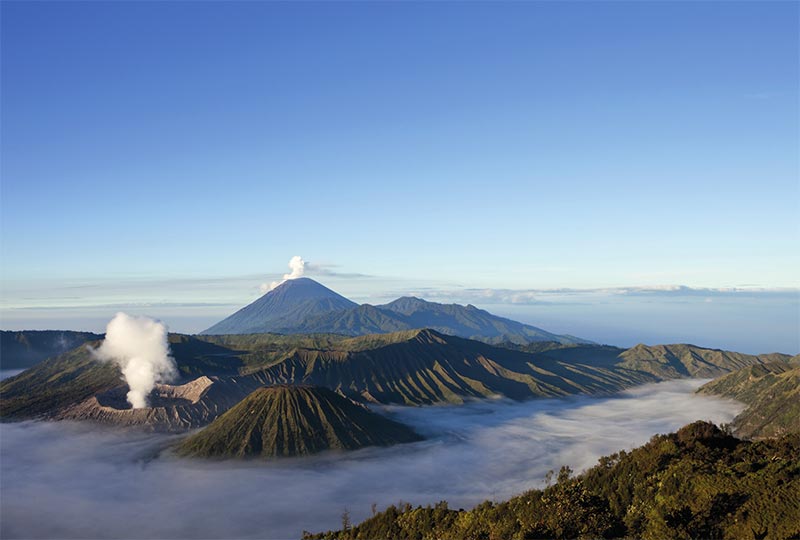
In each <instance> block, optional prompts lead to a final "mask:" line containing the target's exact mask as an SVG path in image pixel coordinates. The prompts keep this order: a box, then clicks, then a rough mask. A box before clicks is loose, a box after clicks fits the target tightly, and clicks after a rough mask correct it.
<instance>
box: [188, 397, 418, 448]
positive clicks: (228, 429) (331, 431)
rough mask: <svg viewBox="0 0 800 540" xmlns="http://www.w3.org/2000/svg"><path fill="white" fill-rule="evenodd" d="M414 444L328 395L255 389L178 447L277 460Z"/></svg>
mask: <svg viewBox="0 0 800 540" xmlns="http://www.w3.org/2000/svg"><path fill="white" fill-rule="evenodd" d="M417 440H420V438H419V436H417V435H416V434H415V433H414V432H413V431H412V430H411V429H410V428H408V427H406V426H404V425H402V424H399V423H397V422H393V421H391V420H389V419H387V418H384V417H382V416H380V415H378V414H376V413H373V412H371V411H369V410H367V409H366V408H365V407H362V406H360V405H356V404H355V403H353V402H351V401H350V400H348V399H345V398H343V397H341V396H340V395H338V394H336V393H334V392H332V391H331V390H328V389H327V388H316V387H307V386H273V387H268V388H260V389H258V390H256V391H254V392H253V393H252V394H250V395H249V396H248V397H246V398H245V399H244V400H243V401H242V402H240V403H239V404H238V405H236V406H235V407H233V408H232V409H231V410H229V411H228V412H226V413H225V414H223V415H222V416H220V417H219V418H217V419H216V420H214V422H212V423H211V424H210V425H209V426H208V427H206V428H205V429H203V430H202V431H200V432H199V433H197V434H195V435H192V436H191V437H189V438H187V439H186V440H185V441H183V442H182V443H181V445H180V446H179V448H178V453H179V454H181V455H185V456H194V457H214V458H234V457H239V458H241V457H277V456H294V455H304V454H313V453H316V452H321V451H323V450H330V449H339V450H352V449H356V448H361V447H364V446H373V445H378V446H388V445H391V444H397V443H402V442H412V441H417Z"/></svg>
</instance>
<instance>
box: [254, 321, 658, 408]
mask: <svg viewBox="0 0 800 540" xmlns="http://www.w3.org/2000/svg"><path fill="white" fill-rule="evenodd" d="M389 337H393V338H394V339H392V340H391V341H390V340H389V339H388V338H389ZM368 338H369V339H370V340H373V343H370V347H369V348H368V349H361V348H360V347H358V346H357V345H363V344H365V343H366V341H367V339H366V338H357V339H356V340H352V341H348V342H341V343H339V344H338V347H337V348H336V349H335V350H326V351H321V350H297V351H296V352H295V353H294V354H293V355H292V356H291V357H289V358H287V359H286V360H284V361H283V362H280V363H278V364H275V365H274V366H271V367H269V368H267V369H264V370H263V371H261V372H259V373H257V374H255V376H256V377H258V378H259V380H260V381H261V382H262V383H263V384H275V383H299V382H303V383H308V384H315V385H321V386H327V387H329V388H334V389H338V390H340V391H341V392H343V393H345V394H347V395H349V396H352V397H361V398H363V399H367V400H369V401H376V402H380V403H401V404H429V403H441V402H449V403H461V402H463V401H464V399H465V398H483V397H488V396H495V395H504V396H506V397H510V398H512V399H518V400H522V399H528V398H531V397H537V396H563V395H569V394H577V393H603V392H613V391H618V390H620V389H623V388H626V387H629V386H632V385H635V384H640V383H645V382H651V381H653V380H656V379H655V377H653V376H651V375H649V374H646V373H640V372H634V371H628V370H624V369H616V368H615V367H614V362H615V360H614V358H616V356H615V355H612V359H611V360H609V359H607V358H605V357H602V358H595V359H590V358H589V356H591V355H588V356H587V357H586V358H583V359H580V358H578V357H577V356H576V357H573V358H572V359H568V360H565V359H557V358H552V357H550V356H548V353H544V354H538V355H534V354H529V353H524V352H519V351H512V350H508V349H502V348H498V347H493V346H491V345H487V344H484V343H481V342H477V341H472V340H468V339H462V338H457V337H453V336H444V335H442V334H439V333H437V332H433V331H430V330H421V331H411V332H404V333H400V334H394V335H389V336H368ZM378 339H379V341H377V340H378ZM345 345H350V348H349V350H348V348H347V347H345ZM567 350H570V349H564V351H567ZM575 351H576V353H575V354H578V351H580V349H579V348H575ZM562 354H564V353H562ZM601 356H602V355H601Z"/></svg>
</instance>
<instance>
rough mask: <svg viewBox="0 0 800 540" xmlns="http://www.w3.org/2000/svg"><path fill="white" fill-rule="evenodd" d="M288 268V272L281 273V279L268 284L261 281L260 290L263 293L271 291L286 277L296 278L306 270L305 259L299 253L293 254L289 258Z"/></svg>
mask: <svg viewBox="0 0 800 540" xmlns="http://www.w3.org/2000/svg"><path fill="white" fill-rule="evenodd" d="M289 269H290V270H291V272H289V273H288V274H283V279H282V280H281V281H273V282H272V283H270V284H266V283H262V284H261V287H260V288H261V292H262V293H265V292H268V291H271V290H272V289H274V288H275V287H277V286H278V285H280V284H281V283H283V282H284V281H286V280H287V279H297V278H299V277H302V276H303V273H304V272H305V270H306V261H304V260H303V258H302V257H301V256H300V255H295V256H294V257H292V258H291V259H289Z"/></svg>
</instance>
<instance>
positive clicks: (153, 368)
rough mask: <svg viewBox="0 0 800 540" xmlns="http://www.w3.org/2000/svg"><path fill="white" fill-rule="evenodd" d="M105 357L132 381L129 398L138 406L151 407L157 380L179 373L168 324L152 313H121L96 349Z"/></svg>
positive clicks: (129, 385) (162, 380)
mask: <svg viewBox="0 0 800 540" xmlns="http://www.w3.org/2000/svg"><path fill="white" fill-rule="evenodd" d="M93 352H94V354H95V356H96V357H97V358H99V359H101V360H107V361H113V362H115V363H117V364H118V365H119V367H120V369H121V370H122V375H123V376H124V377H125V382H127V383H128V388H129V389H130V391H129V392H128V402H129V403H130V404H131V405H132V406H133V408H134V409H140V408H142V407H147V396H149V395H150V392H152V391H153V388H155V385H156V383H165V382H169V381H171V380H173V379H175V378H176V377H177V376H178V369H177V367H176V366H175V360H174V359H173V358H172V356H170V351H169V340H168V339H167V327H166V325H164V323H162V322H160V321H157V320H155V319H150V318H149V317H134V316H131V315H128V314H126V313H121V312H120V313H117V314H116V315H115V316H114V318H113V319H111V321H110V322H109V323H108V326H106V339H105V340H104V341H103V344H102V345H100V347H98V348H97V349H94V350H93Z"/></svg>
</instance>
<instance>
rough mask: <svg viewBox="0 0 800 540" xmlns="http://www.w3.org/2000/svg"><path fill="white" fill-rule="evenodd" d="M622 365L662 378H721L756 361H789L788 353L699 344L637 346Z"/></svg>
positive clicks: (628, 353) (631, 350)
mask: <svg viewBox="0 0 800 540" xmlns="http://www.w3.org/2000/svg"><path fill="white" fill-rule="evenodd" d="M620 358H621V359H622V360H623V363H622V364H621V366H622V367H626V368H629V369H636V370H640V371H646V372H649V373H652V374H654V375H658V376H659V377H663V378H667V379H673V378H678V377H700V378H703V377H719V376H720V375H723V374H725V373H728V372H730V371H733V370H736V369H741V368H743V367H746V366H749V365H752V364H761V363H764V362H772V361H786V360H788V359H789V358H790V357H789V355H786V354H780V353H773V354H762V355H757V356H756V355H751V354H743V353H737V352H731V351H723V350H719V349H706V348H704V347H697V346H695V345H686V344H677V345H654V346H647V345H641V344H640V345H636V346H635V347H632V348H630V349H628V350H627V351H625V352H624V353H622V354H621V355H620Z"/></svg>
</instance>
